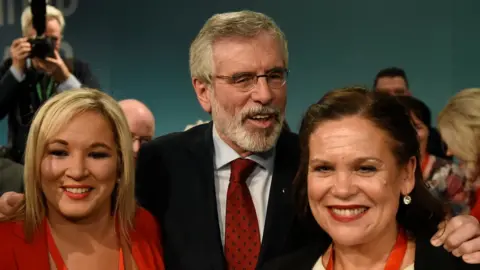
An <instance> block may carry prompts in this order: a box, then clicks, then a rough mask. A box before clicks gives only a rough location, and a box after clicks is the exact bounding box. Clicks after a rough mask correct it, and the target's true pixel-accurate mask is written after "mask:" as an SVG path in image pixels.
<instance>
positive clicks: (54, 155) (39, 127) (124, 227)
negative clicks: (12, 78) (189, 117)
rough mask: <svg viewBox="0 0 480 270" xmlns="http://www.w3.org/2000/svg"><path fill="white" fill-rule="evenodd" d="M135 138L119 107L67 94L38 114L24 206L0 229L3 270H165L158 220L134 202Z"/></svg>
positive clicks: (89, 94) (99, 96) (87, 92)
mask: <svg viewBox="0 0 480 270" xmlns="http://www.w3.org/2000/svg"><path fill="white" fill-rule="evenodd" d="M133 168H134V166H133V156H132V142H131V135H130V132H129V129H128V126H127V121H126V119H125V117H124V115H123V113H122V111H121V109H120V107H119V106H118V104H117V102H116V101H115V100H114V99H112V98H111V97H110V96H108V95H106V94H104V93H102V92H100V91H97V90H92V89H76V90H71V91H66V92H63V93H61V94H58V95H57V96H55V97H53V98H51V99H50V100H48V101H47V102H46V103H45V105H44V106H42V107H41V109H40V110H39V111H38V113H37V115H36V116H35V118H34V120H33V123H32V127H31V129H30V132H29V135H28V139H27V148H26V156H25V170H24V178H25V179H24V181H25V201H24V202H23V205H22V207H21V208H20V210H18V211H17V212H16V213H15V214H14V215H13V216H11V217H9V218H8V220H3V221H4V222H3V223H0V239H2V245H0V254H2V256H0V268H2V269H40V270H43V269H45V270H47V269H58V270H63V269H89V270H94V269H102V270H104V269H163V268H164V267H163V259H162V249H161V246H160V242H159V241H160V239H159V238H160V237H159V235H158V231H159V230H158V229H159V228H158V226H157V224H156V221H155V219H154V218H153V217H152V216H151V215H150V214H149V213H148V212H147V211H146V210H144V209H142V208H138V207H137V205H136V203H135V198H134V171H133Z"/></svg>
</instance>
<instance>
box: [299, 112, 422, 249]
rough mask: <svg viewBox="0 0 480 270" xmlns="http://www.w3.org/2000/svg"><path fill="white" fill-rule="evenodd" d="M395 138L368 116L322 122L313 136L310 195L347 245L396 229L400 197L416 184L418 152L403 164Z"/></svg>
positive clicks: (317, 213) (320, 218)
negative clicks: (366, 117)
mask: <svg viewBox="0 0 480 270" xmlns="http://www.w3.org/2000/svg"><path fill="white" fill-rule="evenodd" d="M392 149H393V141H392V140H391V138H390V137H389V136H388V135H387V134H386V133H385V132H384V131H382V130H381V129H379V128H377V127H376V126H375V125H373V123H372V122H371V121H369V120H367V119H365V118H362V117H359V116H354V117H346V118H343V119H340V120H331V121H326V122H323V123H321V124H320V125H319V126H318V127H317V128H316V129H315V131H314V132H313V133H312V134H311V136H310V139H309V152H310V156H309V164H308V174H307V179H308V180H307V181H308V201H309V204H310V208H311V211H312V214H313V216H314V217H315V219H316V221H317V222H318V224H319V225H320V226H321V227H322V228H323V229H324V230H325V231H326V232H327V233H328V234H329V235H330V236H331V237H332V239H333V241H334V242H335V243H338V244H342V245H348V246H351V245H359V244H364V243H367V242H369V241H371V240H373V239H376V238H378V237H380V236H381V235H382V234H385V233H387V232H389V231H391V230H393V231H395V230H396V214H397V210H398V207H399V198H400V197H401V195H402V194H403V195H406V194H408V193H410V192H411V190H412V189H413V187H414V181H415V180H414V169H415V158H412V159H411V160H410V161H409V162H408V164H407V165H399V164H398V161H397V159H396V158H395V156H394V155H393V152H392Z"/></svg>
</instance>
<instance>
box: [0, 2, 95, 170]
mask: <svg viewBox="0 0 480 270" xmlns="http://www.w3.org/2000/svg"><path fill="white" fill-rule="evenodd" d="M32 21H33V15H32V10H31V8H30V7H27V8H26V9H25V10H24V11H23V13H22V16H21V24H22V33H23V37H21V38H18V39H15V40H14V41H13V42H12V45H11V46H10V55H11V58H9V59H7V60H5V61H4V62H3V64H2V65H0V120H2V119H4V118H5V117H7V116H8V140H9V147H10V148H11V149H10V153H9V155H10V157H11V158H12V160H14V161H15V162H18V163H23V153H24V150H25V143H26V139H27V134H28V130H29V129H30V123H31V121H32V119H33V115H34V114H35V112H36V111H37V110H38V108H39V107H40V106H41V105H42V104H43V103H44V102H45V101H46V100H48V99H49V98H50V97H52V96H53V95H55V94H56V93H59V92H62V91H64V90H68V89H71V88H79V87H81V86H88V87H93V88H98V87H99V85H98V82H97V79H96V78H95V77H94V76H93V74H92V72H91V70H90V68H89V66H88V65H87V64H86V63H84V62H82V61H80V60H78V59H65V58H63V57H62V56H61V54H60V51H59V50H60V44H61V42H62V38H63V30H64V28H65V18H64V16H63V14H62V12H61V11H60V10H58V9H57V8H55V7H53V6H51V5H47V7H46V25H45V33H44V37H48V38H50V39H51V40H52V41H54V42H55V43H54V51H53V55H50V57H48V56H47V57H46V58H44V59H42V58H39V57H36V56H34V57H32V55H31V54H32V44H31V42H29V39H31V38H35V37H37V36H38V33H37V32H36V30H35V28H34V27H33V23H32Z"/></svg>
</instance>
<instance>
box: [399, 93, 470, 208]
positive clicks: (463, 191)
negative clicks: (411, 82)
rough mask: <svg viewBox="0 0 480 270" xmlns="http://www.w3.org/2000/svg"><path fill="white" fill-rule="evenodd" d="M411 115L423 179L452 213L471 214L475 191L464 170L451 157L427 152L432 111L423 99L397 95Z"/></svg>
mask: <svg viewBox="0 0 480 270" xmlns="http://www.w3.org/2000/svg"><path fill="white" fill-rule="evenodd" d="M397 99H398V101H400V103H401V104H402V105H404V106H405V108H406V109H407V111H408V112H409V114H410V117H411V120H412V123H413V126H414V127H415V130H416V131H417V135H418V141H419V143H420V159H419V160H420V164H421V170H422V175H423V179H424V181H425V184H426V185H427V187H428V189H429V190H430V192H431V193H432V194H433V195H434V196H435V197H437V198H438V199H440V200H441V201H443V202H445V203H447V204H448V205H449V209H448V210H449V214H451V215H458V214H468V213H470V208H471V202H472V199H473V198H474V191H473V189H472V188H471V185H469V184H468V180H467V176H466V174H465V170H464V169H462V168H460V167H459V166H458V165H456V164H454V163H453V162H452V161H450V160H445V159H443V158H441V157H438V156H436V155H434V154H433V153H430V152H429V151H428V147H427V145H428V140H429V136H430V129H429V127H430V122H431V119H430V112H429V110H428V107H427V105H425V103H423V102H422V101H421V100H418V99H416V98H414V97H410V96H401V97H397Z"/></svg>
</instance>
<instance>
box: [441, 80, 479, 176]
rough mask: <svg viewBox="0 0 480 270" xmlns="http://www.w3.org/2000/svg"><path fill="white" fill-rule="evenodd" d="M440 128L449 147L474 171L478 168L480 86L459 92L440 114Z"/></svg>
mask: <svg viewBox="0 0 480 270" xmlns="http://www.w3.org/2000/svg"><path fill="white" fill-rule="evenodd" d="M438 130H439V131H440V134H441V136H442V138H443V140H444V141H445V143H446V144H447V145H448V148H450V149H452V151H453V152H454V153H455V154H456V155H457V156H458V157H459V158H460V159H462V160H463V161H465V163H466V166H467V168H468V169H469V170H470V171H472V170H473V171H476V170H478V169H479V168H478V162H479V160H478V159H479V155H480V88H469V89H464V90H462V91H460V92H458V93H457V94H456V95H455V96H453V97H452V98H451V99H450V100H449V102H448V104H447V105H446V106H445V108H443V110H442V111H441V112H440V114H439V116H438Z"/></svg>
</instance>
